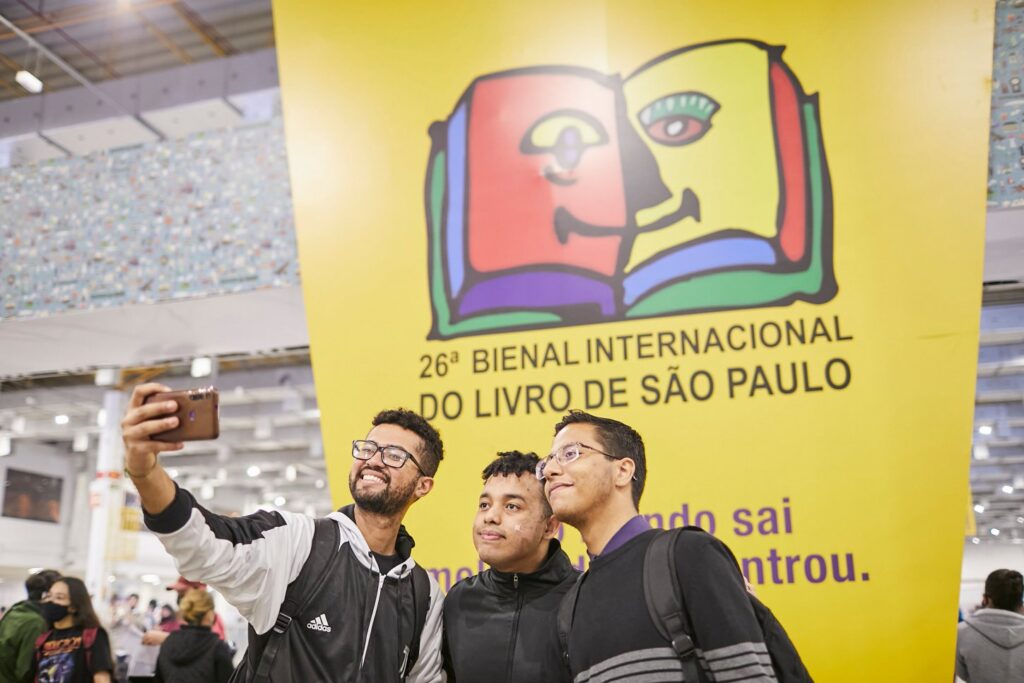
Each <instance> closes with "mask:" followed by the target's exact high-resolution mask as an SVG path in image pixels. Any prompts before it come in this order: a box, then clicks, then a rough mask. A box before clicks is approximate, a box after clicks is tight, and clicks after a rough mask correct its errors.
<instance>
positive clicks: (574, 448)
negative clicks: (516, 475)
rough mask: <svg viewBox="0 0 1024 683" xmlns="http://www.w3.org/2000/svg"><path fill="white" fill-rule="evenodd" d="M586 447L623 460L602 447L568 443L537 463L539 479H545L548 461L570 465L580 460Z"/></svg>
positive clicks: (613, 458)
mask: <svg viewBox="0 0 1024 683" xmlns="http://www.w3.org/2000/svg"><path fill="white" fill-rule="evenodd" d="M584 448H586V449H587V450H590V451H594V452H595V453H600V454H601V455H603V456H604V457H606V458H611V459H612V460H622V458H621V457H620V456H617V455H612V454H611V453H605V452H604V451H602V450H601V449H600V448H594V447H593V446H588V445H587V444H585V443H579V442H576V443H567V444H565V445H564V446H562V447H561V448H559V449H558V450H557V451H555V452H554V453H551V454H550V455H549V456H548V457H546V458H544V459H543V460H541V461H540V462H539V463H537V471H536V475H537V479H539V480H541V481H544V470H545V469H546V468H547V466H548V463H549V462H551V461H552V460H557V461H558V464H559V465H568V464H569V463H571V462H575V461H576V460H579V458H580V456H581V455H583V450H582V449H584Z"/></svg>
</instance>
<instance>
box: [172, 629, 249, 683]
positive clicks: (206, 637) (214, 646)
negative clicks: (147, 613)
mask: <svg viewBox="0 0 1024 683" xmlns="http://www.w3.org/2000/svg"><path fill="white" fill-rule="evenodd" d="M234 670H235V667H234V664H232V663H231V648H229V647H228V644H227V643H225V642H224V641H223V640H221V639H220V636H218V635H217V634H216V633H214V632H213V631H211V630H210V627H209V626H191V625H188V624H186V625H185V626H182V627H181V628H180V629H178V630H177V631H175V632H174V633H172V634H171V635H169V636H168V637H167V640H165V641H164V644H163V645H161V646H160V656H159V657H158V658H157V660H156V678H155V681H156V683H227V680H228V679H229V678H231V672H232V671H234Z"/></svg>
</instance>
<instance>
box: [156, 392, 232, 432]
mask: <svg viewBox="0 0 1024 683" xmlns="http://www.w3.org/2000/svg"><path fill="white" fill-rule="evenodd" d="M161 401H174V402H176V403H177V404H178V410H177V412H175V413H174V415H175V416H177V418H178V426H177V427H175V428H173V429H168V430H167V431H165V432H160V433H158V434H153V435H152V436H150V437H149V438H150V439H152V440H153V441H164V442H167V443H176V442H178V441H205V440H208V439H216V438H217V437H218V436H220V419H219V415H218V412H219V404H220V394H218V393H217V389H216V388H215V387H206V388H205V389H185V390H182V391H163V392H160V393H158V394H150V395H149V396H147V397H146V399H145V400H144V401H143V403H153V402H156V403H159V402H161ZM165 417H170V416H165Z"/></svg>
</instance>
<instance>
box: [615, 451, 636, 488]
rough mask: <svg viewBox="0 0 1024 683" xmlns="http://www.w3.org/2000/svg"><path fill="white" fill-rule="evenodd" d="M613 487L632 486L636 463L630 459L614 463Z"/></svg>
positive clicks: (621, 459) (622, 459)
mask: <svg viewBox="0 0 1024 683" xmlns="http://www.w3.org/2000/svg"><path fill="white" fill-rule="evenodd" d="M615 466H616V469H615V485H616V486H628V487H632V486H633V475H635V474H636V463H635V462H633V459H632V458H620V459H619V460H616V461H615Z"/></svg>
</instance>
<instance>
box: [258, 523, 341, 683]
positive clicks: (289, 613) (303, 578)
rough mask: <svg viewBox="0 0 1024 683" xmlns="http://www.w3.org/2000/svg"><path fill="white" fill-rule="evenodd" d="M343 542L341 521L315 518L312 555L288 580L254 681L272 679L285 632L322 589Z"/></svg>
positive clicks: (265, 682) (266, 681)
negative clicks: (293, 576) (340, 528)
mask: <svg viewBox="0 0 1024 683" xmlns="http://www.w3.org/2000/svg"><path fill="white" fill-rule="evenodd" d="M340 543H341V532H340V531H339V530H338V523H337V522H335V521H334V520H333V519H331V518H330V517H321V518H319V519H314V520H313V543H312V545H311V546H310V549H309V557H307V558H306V563H305V564H303V565H302V569H301V570H300V571H299V575H298V576H297V577H295V580H294V581H292V582H291V583H290V584H288V589H287V591H285V594H284V601H283V602H282V603H281V609H280V610H279V611H278V614H277V621H275V622H274V625H273V627H271V629H270V632H269V633H268V636H269V638H268V639H267V642H266V645H265V646H264V648H263V652H262V653H260V660H259V666H258V667H257V668H256V674H255V675H254V676H253V679H252V680H253V683H257V682H264V683H269V681H270V672H271V670H272V668H273V665H274V659H276V658H277V652H278V650H280V649H281V644H282V643H284V639H285V632H286V631H287V630H288V626H289V625H290V624H291V623H292V619H293V618H294V617H295V616H297V615H298V614H300V613H301V612H302V610H303V609H305V608H306V605H307V604H308V603H309V600H310V599H311V598H312V597H313V596H315V595H316V594H317V593H318V592H319V591H320V586H322V585H323V583H324V581H325V580H326V579H327V576H328V570H329V569H330V567H331V564H332V560H333V559H334V556H335V554H336V553H337V552H338V546H339V544H340Z"/></svg>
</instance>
